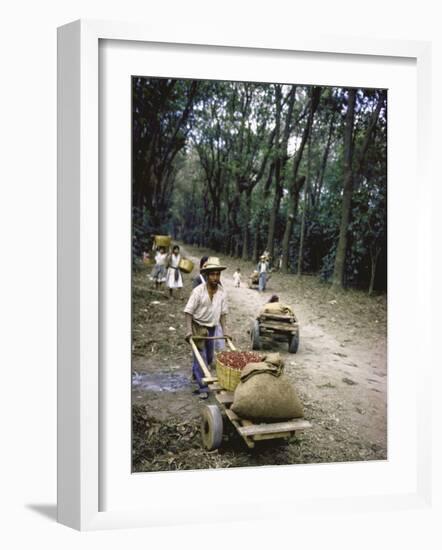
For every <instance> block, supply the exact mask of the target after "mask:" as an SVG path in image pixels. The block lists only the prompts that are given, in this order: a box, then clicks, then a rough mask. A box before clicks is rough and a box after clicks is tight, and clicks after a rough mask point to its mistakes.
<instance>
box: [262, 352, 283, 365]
mask: <svg viewBox="0 0 442 550" xmlns="http://www.w3.org/2000/svg"><path fill="white" fill-rule="evenodd" d="M263 361H264V362H265V363H271V364H272V365H275V366H277V367H279V366H282V367H283V366H284V361H283V360H282V357H281V355H280V354H279V353H277V352H272V353H266V354H265V355H264V357H263Z"/></svg>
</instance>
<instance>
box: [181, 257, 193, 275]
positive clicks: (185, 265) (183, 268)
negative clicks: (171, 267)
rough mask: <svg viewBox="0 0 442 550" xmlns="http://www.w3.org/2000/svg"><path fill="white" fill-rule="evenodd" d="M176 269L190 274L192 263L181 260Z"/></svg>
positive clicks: (185, 259) (184, 259)
mask: <svg viewBox="0 0 442 550" xmlns="http://www.w3.org/2000/svg"><path fill="white" fill-rule="evenodd" d="M178 267H179V268H180V269H181V271H183V272H184V273H192V270H193V262H191V261H190V260H188V259H187V258H181V260H180V263H179V264H178Z"/></svg>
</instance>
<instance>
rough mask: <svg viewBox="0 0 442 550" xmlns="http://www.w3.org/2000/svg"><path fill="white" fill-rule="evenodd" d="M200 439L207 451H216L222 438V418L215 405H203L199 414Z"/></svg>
mask: <svg viewBox="0 0 442 550" xmlns="http://www.w3.org/2000/svg"><path fill="white" fill-rule="evenodd" d="M201 415H202V418H201V438H202V440H203V445H204V447H205V448H206V449H207V450H208V451H213V450H214V449H218V447H219V446H220V445H221V441H222V438H223V418H222V416H221V413H220V412H219V409H218V407H217V406H216V405H204V407H203V410H202V412H201Z"/></svg>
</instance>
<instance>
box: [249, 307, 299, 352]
mask: <svg viewBox="0 0 442 550" xmlns="http://www.w3.org/2000/svg"><path fill="white" fill-rule="evenodd" d="M250 337H251V340H252V349H253V350H260V349H261V347H262V339H263V338H276V339H278V340H282V341H284V340H287V342H288V346H289V353H296V352H297V351H298V347H299V323H298V319H297V318H296V315H295V314H294V313H293V314H278V313H261V314H260V315H259V316H258V318H257V319H254V320H253V321H252V325H251V328H250Z"/></svg>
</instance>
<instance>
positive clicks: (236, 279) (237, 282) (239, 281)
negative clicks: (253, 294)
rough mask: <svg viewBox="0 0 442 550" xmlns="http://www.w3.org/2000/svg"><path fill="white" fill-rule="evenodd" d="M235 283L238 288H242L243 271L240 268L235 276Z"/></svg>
mask: <svg viewBox="0 0 442 550" xmlns="http://www.w3.org/2000/svg"><path fill="white" fill-rule="evenodd" d="M233 282H234V284H235V286H236V287H237V288H239V287H240V286H241V270H240V268H239V267H238V269H237V270H236V271H235V273H234V274H233Z"/></svg>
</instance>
